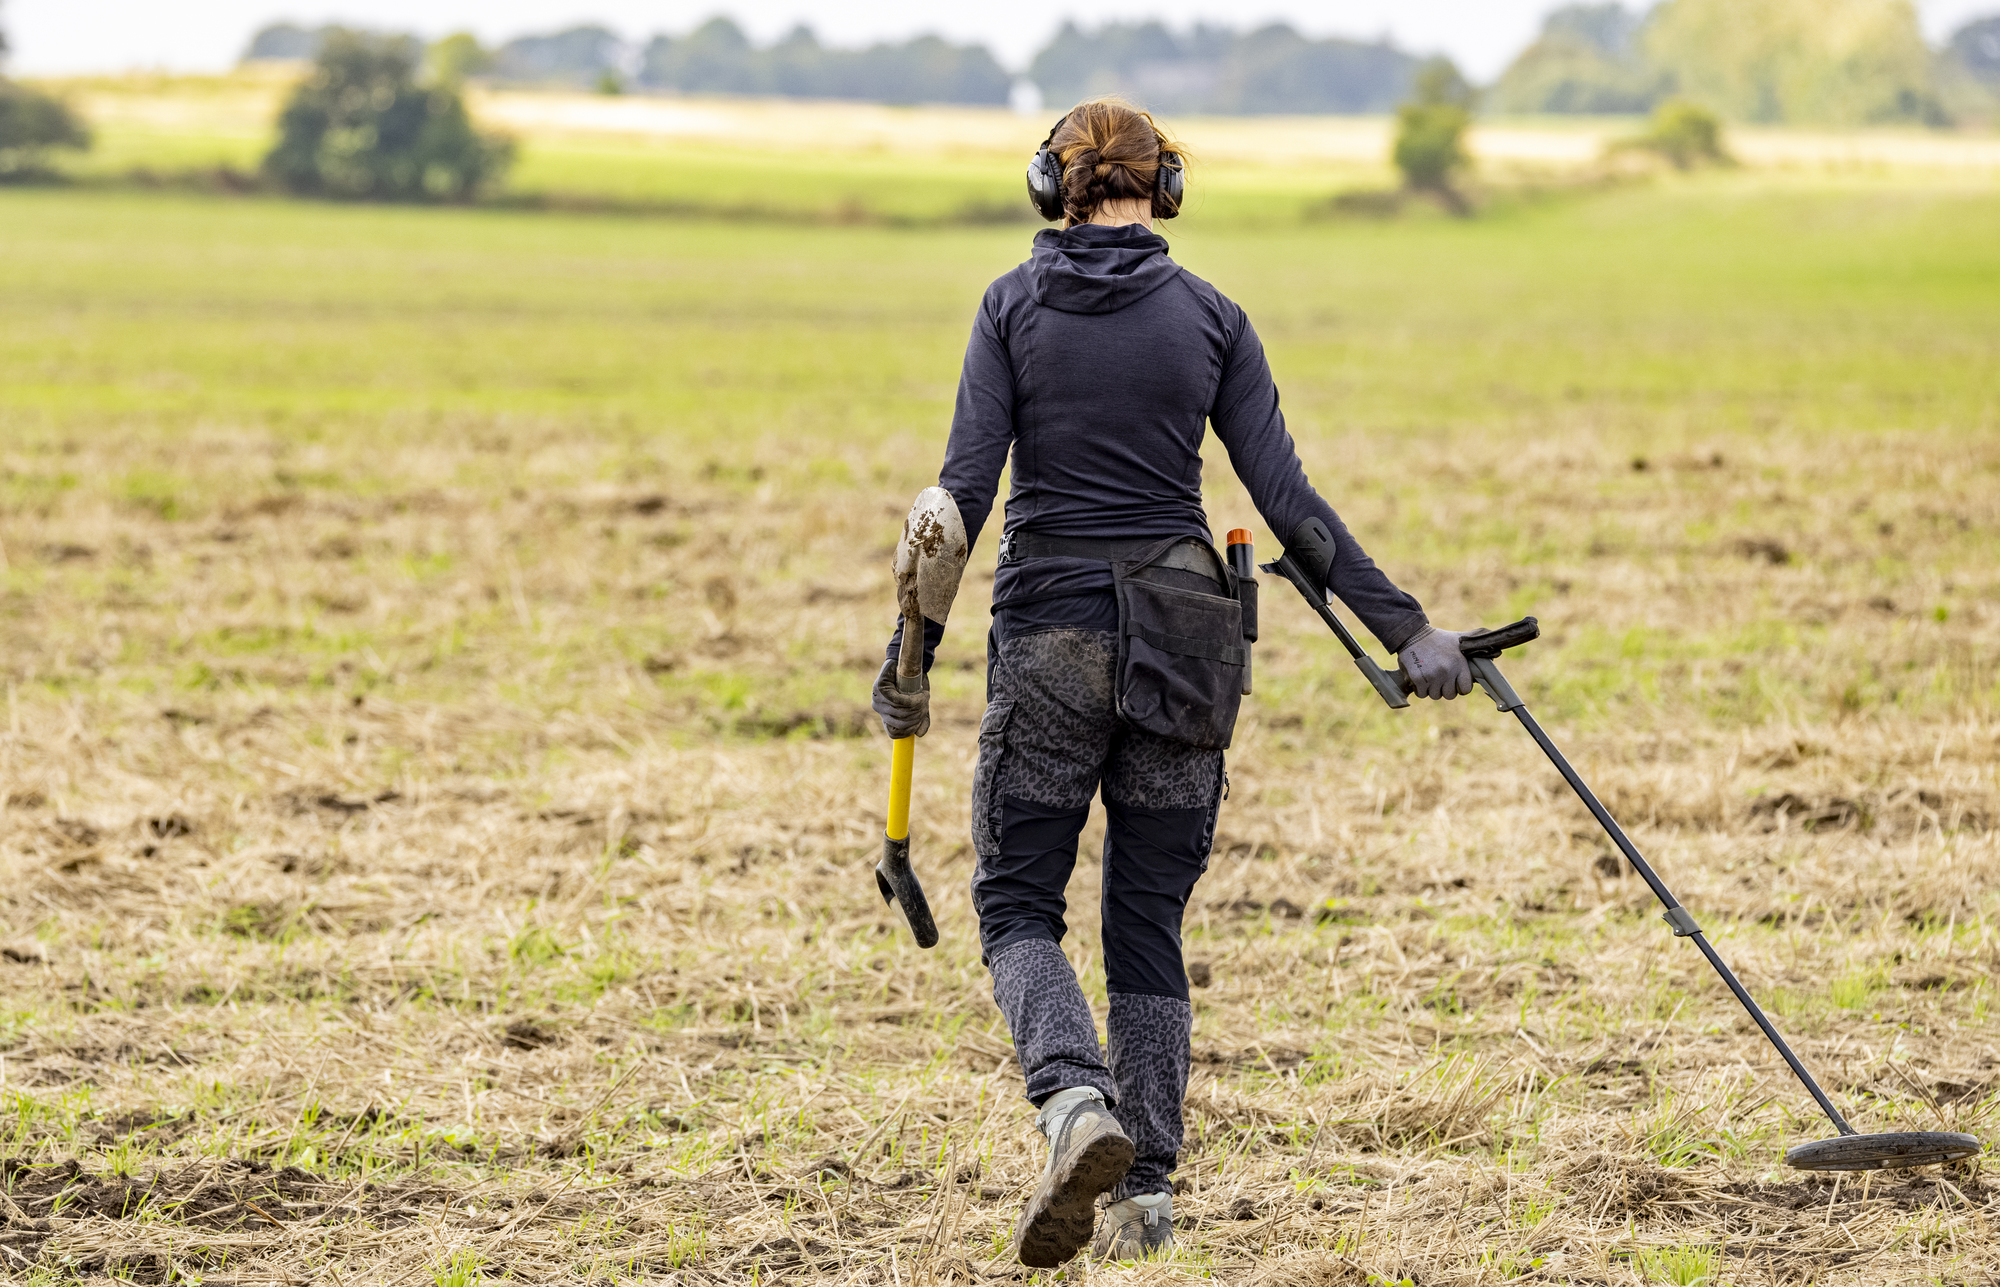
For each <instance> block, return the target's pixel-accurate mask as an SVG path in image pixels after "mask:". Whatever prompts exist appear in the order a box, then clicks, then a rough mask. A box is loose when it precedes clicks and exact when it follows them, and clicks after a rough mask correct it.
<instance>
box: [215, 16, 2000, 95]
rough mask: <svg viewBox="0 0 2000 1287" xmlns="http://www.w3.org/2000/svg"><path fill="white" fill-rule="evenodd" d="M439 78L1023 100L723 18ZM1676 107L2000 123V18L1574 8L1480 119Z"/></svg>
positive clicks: (1223, 48)
mask: <svg viewBox="0 0 2000 1287" xmlns="http://www.w3.org/2000/svg"><path fill="white" fill-rule="evenodd" d="M328 30H330V28H318V29H308V28H302V27H298V26H293V25H290V24H280V25H277V26H272V27H266V28H265V29H264V30H262V31H260V32H258V33H257V35H256V37H255V38H254V39H253V40H252V41H251V42H250V47H249V49H248V50H247V51H246V52H245V54H244V57H245V58H246V59H264V58H310V57H312V56H313V55H314V54H315V52H316V51H317V50H318V48H319V46H320V43H321V41H322V40H323V38H324V35H325V33H326V31H328ZM408 39H409V40H410V41H411V47H412V48H413V49H415V48H420V47H421V46H420V44H419V43H418V42H417V41H416V38H415V37H409V38H408ZM428 61H429V64H430V66H431V67H432V71H433V74H434V75H438V76H440V77H442V78H445V79H465V78H475V79H478V80H482V81H485V82H488V83H493V84H504V85H518V86H545V87H551V88H559V87H566V88H593V89H597V90H601V91H605V92H621V91H624V90H627V89H633V90H645V91H661V92H678V93H688V94H775V95H782V96H786V97H796V98H828V99H855V100H862V101H870V102H884V103H969V104H998V103H1005V102H1007V101H1009V97H1010V93H1011V92H1014V90H1015V87H1016V86H1015V79H1016V78H1015V77H1014V76H1013V75H1011V74H1010V73H1009V72H1008V71H1007V69H1005V68H1004V67H1002V66H1001V65H1000V63H999V62H998V61H997V60H996V59H995V58H994V57H993V55H992V54H991V53H990V52H989V51H988V50H987V49H986V48H985V47H984V46H981V45H955V44H952V43H950V42H949V41H946V40H942V39H940V38H938V37H936V36H919V37H917V38H916V39H913V40H907V41H903V42H901V43H884V44H876V45H872V46H869V47H868V48H865V49H841V48H833V47H829V46H827V45H824V44H821V43H820V41H819V39H818V37H817V36H815V35H814V34H813V32H812V30H811V29H810V28H808V27H804V26H800V27H796V28H794V29H793V30H792V32H791V33H790V34H789V35H787V36H785V37H784V38H783V39H781V40H778V41H777V42H775V43H773V44H770V45H764V46H759V45H757V44H756V43H755V42H753V41H752V40H751V39H750V38H749V37H748V36H747V35H745V34H744V32H743V29H742V28H741V27H739V26H737V25H736V24H735V23H734V22H732V21H730V20H729V19H727V18H713V19H710V20H709V21H708V22H706V23H703V24H702V25H701V26H699V27H697V28H695V29H694V30H693V31H690V32H688V33H687V34H685V35H680V36H670V35H657V36H654V37H653V38H652V39H650V40H648V41H646V42H644V43H632V42H628V41H626V40H625V39H624V38H622V37H621V36H620V35H619V34H618V33H617V32H615V31H612V30H610V29H609V28H606V27H600V26H583V27H572V28H570V29H569V30H566V31H560V32H555V33H553V34H549V35H533V36H522V37H519V38H517V39H514V40H510V41H508V42H507V43H506V44H504V45H501V46H499V47H498V48H496V49H484V48H481V47H480V46H479V44H478V42H477V41H475V40H473V38H472V37H470V36H467V35H462V34H461V35H458V36H452V37H447V38H446V39H445V40H443V41H440V42H438V43H437V44H435V45H432V46H430V47H429V51H428ZM1423 61H1424V60H1423V59H1421V58H1419V57H1418V56H1417V55H1415V54H1412V53H1410V52H1408V51H1406V50H1403V49H1399V48H1397V47H1396V46H1394V45H1392V44H1389V43H1387V42H1386V41H1378V42H1366V41H1357V40H1343V39H1338V38H1333V39H1320V40H1314V39H1310V38H1308V37H1306V36H1303V35H1301V34H1300V33H1299V32H1297V31H1295V30H1293V29H1292V28H1291V27H1288V26H1285V25H1283V24H1274V25H1271V26H1266V27H1262V28H1259V29H1257V30H1255V31H1249V32H1238V31H1234V30H1231V29H1228V28H1224V27H1214V26H1206V25H1197V26H1195V27H1194V28H1192V29H1191V30H1188V31H1185V32H1176V31H1174V30H1172V29H1170V28H1168V27H1166V26H1165V25H1163V24H1161V23H1158V22H1144V23H1109V24H1106V25H1104V26H1100V27H1097V28H1094V29H1086V28H1083V27H1079V26H1077V25H1075V24H1073V23H1065V24H1064V25H1063V27H1062V29H1061V30H1060V31H1058V32H1057V33H1056V35H1055V37H1054V38H1053V39H1052V40H1051V41H1050V42H1049V44H1048V45H1047V47H1045V48H1044V49H1042V50H1041V52H1039V53H1038V54H1036V55H1035V57H1034V59H1033V61H1032V62H1031V63H1030V64H1029V65H1028V67H1027V68H1026V69H1025V79H1026V80H1027V81H1028V82H1030V83H1032V84H1033V86H1034V87H1035V88H1036V89H1037V90H1039V92H1040V94H1041V96H1042V97H1043V98H1044V99H1045V100H1046V101H1048V102H1049V103H1051V104H1063V103H1071V102H1075V101H1076V100H1077V99H1079V98H1083V97H1086V96H1088V95H1092V94H1100V93H1122V94H1125V95H1127V96H1128V97H1131V98H1132V99H1134V100H1136V101H1137V102H1139V103H1142V104H1144V105H1145V106H1147V107H1151V108H1154V109H1156V110H1159V111H1165V112H1175V113H1190V112H1213V113H1227V114H1246V115H1250V114H1264V113H1287V112H1298V113H1320V112H1336V113H1338V112H1381V111H1386V110H1389V109H1391V108H1393V107H1395V106H1396V105H1398V104H1399V103H1401V102H1403V101H1404V100H1405V99H1406V98H1408V97H1409V95H1410V92H1411V86H1412V84H1413V81H1414V78H1415V76H1416V73H1417V70H1418V68H1419V67H1420V66H1421V65H1422V62H1423ZM1674 98H1679V99H1686V100H1689V101H1692V102H1694V103H1698V104H1700V105H1702V106H1704V107H1706V108H1709V109H1710V110H1713V111H1715V112H1718V113H1720V114H1721V115H1722V116H1724V117H1727V118H1729V119H1732V120H1737V121H1750V122H1771V123H1795V124H1826V125H1859V124H1872V123H1894V122H1903V123H1912V124H1918V123H1921V124H1943V123H1947V122H1952V121H1959V122H1981V121H2000V15H1996V16H1994V17H1989V18H1983V19H1979V20H1977V21H1974V22H1971V23H1969V24H1967V25H1966V26H1964V27H1963V28H1961V29H1960V30H1959V31H1958V32H1957V33H1956V34H1955V35H1953V36H1952V37H1951V38H1950V40H1949V41H1948V42H1947V43H1946V45H1945V46H1944V48H1942V49H1939V50H1933V49H1931V48H1929V47H1928V46H1927V45H1926V44H1925V42H1924V38H1923V34H1922V32H1921V30H1920V29H1919V27H1918V25H1917V16H1916V10H1915V7H1914V6H1913V5H1912V4H1911V3H1910V0H1661V3H1658V4H1656V5H1654V6H1652V7H1651V8H1650V9H1645V8H1627V7H1626V6H1625V5H1623V4H1620V3H1600V4H1571V5H1566V6H1564V7H1561V8H1558V9H1556V10H1554V11H1553V12H1551V13H1550V14H1549V15H1548V17H1547V19H1546V20H1545V21H1544V23H1543V26H1542V31H1541V34H1540V36H1539V37H1538V38H1537V39H1536V40H1535V41H1534V43H1532V44H1531V45H1529V46H1528V48H1527V49H1525V50H1523V51H1522V52H1521V54H1520V55H1519V56H1518V57H1517V58H1516V59H1515V60H1514V62H1513V64H1512V65H1511V66H1509V67H1508V68H1507V70H1506V72H1505V73H1504V74H1502V75H1501V77H1500V79H1499V80H1498V81H1497V82H1496V83H1495V84H1494V85H1492V86H1491V87H1490V88H1489V89H1488V90H1487V91H1486V93H1485V94H1484V96H1483V100H1482V102H1481V104H1480V106H1481V107H1482V108H1483V109H1484V110H1487V111H1497V112H1505V113H1585V114H1595V115H1617V114H1636V113H1643V112H1647V111H1650V110H1652V109H1653V108H1654V107H1656V106H1658V105H1659V104H1661V103H1663V102H1665V101H1667V100H1668V99H1674Z"/></svg>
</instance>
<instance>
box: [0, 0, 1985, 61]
mask: <svg viewBox="0 0 2000 1287" xmlns="http://www.w3.org/2000/svg"><path fill="white" fill-rule="evenodd" d="M1558 2H1559V0H1317V2H1316V3H1315V2H1314V0H1249V3H1247V4H1245V3H1241V2H1240V0H1239V2H1238V3H1230V2H1229V0H1006V2H1005V3H998V4H995V3H984V4H968V3H959V4H938V3H923V2H921V0H919V2H918V3H911V2H910V0H182V2H181V3H178V4H169V3H162V0H0V24H4V26H5V29H6V31H7V33H8V36H9V40H10V43H11V44H12V45H13V49H14V53H13V56H12V60H11V63H10V67H11V70H13V71H16V72H19V73H21V74H24V75H38V74H39V75H62V74H67V73H74V72H95V71H123V70H127V69H131V68H164V69H172V70H177V71H179V70H185V71H220V70H222V69H224V68H226V67H228V66H230V65H231V64H232V63H234V62H235V60H236V56H237V55H238V54H239V53H241V52H242V49H243V46H244V44H245V43H246V42H247V41H248V40H249V37H250V33H251V32H253V31H255V30H256V29H257V28H258V27H261V26H263V25H264V24H265V23H267V22H273V21H279V20H289V21H294V22H303V23H308V24H317V23H320V22H328V21H343V22H349V23H354V24H356V25H361V26H377V27H394V28H396V29H399V30H411V29H414V30H417V31H419V32H421V33H423V34H424V35H427V36H434V35H440V34H442V33H444V32H447V31H453V30H458V29H461V28H467V29H470V30H472V31H475V32H477V33H478V34H479V35H480V37H481V38H482V39H485V40H488V41H499V40H504V39H506V38H508V37H510V36H515V35H520V34H522V33H523V32H530V31H552V30H555V29H557V28H560V27H564V26H570V25H573V24H575V23H579V22H601V23H603V24H605V25H606V26H609V27H612V28H613V29H615V30H618V31H621V32H623V33H624V34H626V35H627V36H629V37H644V36H649V35H651V34H653V33H654V32H656V31H668V32H680V31H685V30H686V29H688V28H689V27H692V26H694V25H695V24H696V23H698V22H700V21H702V20H703V19H705V18H708V17H710V16H712V15H713V14H715V13H717V12H727V13H729V14H731V15H732V16H733V17H735V18H736V20H737V21H738V22H740V23H742V24H743V25H744V26H745V27H746V28H748V29H749V30H750V32H751V34H752V35H754V36H756V37H758V38H759V39H768V38H770V37H772V36H775V35H777V34H779V33H781V32H783V31H784V30H786V29H787V28H789V27H790V26H791V25H792V24H793V23H795V22H800V21H804V22H808V23H810V24H812V26H813V27H814V28H815V29H816V30H817V31H818V32H819V34H820V38H821V39H823V40H826V41H828V42H829V43H834V44H854V43H861V42H865V41H870V40H877V39H884V38H899V37H904V36H909V35H914V34H916V33H918V32H923V31H934V32H938V33H940V34H942V35H946V36H949V37H952V38H953V39H957V40H978V41H983V42H985V43H986V44H987V45H988V46H990V47H991V48H992V49H993V51H994V53H996V54H997V55H999V57H1000V60H1001V62H1003V63H1005V64H1007V65H1008V66H1009V67H1010V68H1019V67H1020V66H1021V65H1023V64H1024V63H1026V62H1027V60H1028V59H1029V57H1031V56H1032V55H1033V53H1034V51H1035V50H1036V49H1037V48H1039V47H1040V46H1041V44H1042V43H1043V42H1044V41H1045V40H1047V39H1048V37H1049V35H1050V33H1052V32H1053V31H1054V30H1055V29H1056V26H1057V25H1058V24H1059V23H1061V22H1062V20H1063V19H1065V18H1073V19H1075V20H1076V21H1078V22H1080V23H1083V24H1085V25H1093V24H1095V23H1099V22H1103V21H1106V20H1109V19H1114V18H1149V17H1157V18H1162V19H1164V20H1166V21H1168V22H1169V23H1172V24H1173V25H1175V26H1177V27H1180V26H1185V25H1187V24H1188V23H1191V22H1193V21H1195V20H1196V19H1206V20H1208V21H1211V22H1217V23H1222V24H1225V25H1230V26H1235V27H1239V28H1241V27H1246V26H1254V25H1258V24H1260V23H1262V22H1265V21H1269V20H1273V19H1278V20H1283V21H1286V22H1289V23H1291V24H1292V25H1293V26H1295V27H1297V28H1299V29H1300V30H1302V31H1304V32H1306V33H1308V34H1310V35H1316V36H1325V35H1343V36H1354V37H1360V38H1364V39H1367V38H1373V37H1376V36H1384V35H1386V36H1389V37H1391V38H1393V39H1394V40H1395V41H1396V42H1397V43H1398V44H1400V45H1403V46H1404V47H1406V48H1409V49H1413V50H1417V51H1421V52H1430V51H1433V50H1442V51H1444V52H1446V53H1449V54H1450V55H1451V56H1452V57H1453V58H1455V59H1457V60H1458V62H1459V64H1460V65H1461V66H1463V67H1464V68H1465V69H1466V70H1467V71H1468V72H1469V73H1471V74H1472V75H1473V76H1474V77H1475V78H1478V79H1482V80H1484V79H1490V78H1491V77H1493V76H1495V75H1497V74H1498V73H1499V71H1500V69H1501V68H1503V67H1505V66H1506V65H1507V62H1508V60H1509V59H1511V58H1512V57H1513V55H1514V54H1515V52H1516V51H1518V50H1519V49H1520V48H1521V46H1522V45H1524V44H1526V43H1527V42H1528V40H1529V39H1530V38H1532V36H1533V35H1534V32H1535V29H1536V27H1537V25H1538V24H1539V21H1540V17H1541V15H1542V13H1544V12H1545V11H1546V10H1548V9H1550V8H1552V7H1554V5H1555V4H1556V3H1558ZM1918 7H1919V9H1920V10H1921V11H1922V13H1923V18H1924V27H1925V29H1926V30H1927V31H1929V33H1930V35H1931V37H1932V39H1934V40H1935V39H1937V38H1939V37H1941V36H1943V35H1944V34H1946V33H1948V32H1950V31H1951V30H1953V29H1954V28H1956V27H1957V26H1958V25H1959V24H1960V23H1961V22H1964V21H1965V20H1966V19H1967V18H1970V17H1974V16H1977V15H1980V14H1985V13H1992V12H1995V11H2000V0H1919V4H1918Z"/></svg>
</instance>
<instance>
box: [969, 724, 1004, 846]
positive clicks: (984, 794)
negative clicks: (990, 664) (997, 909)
mask: <svg viewBox="0 0 2000 1287" xmlns="http://www.w3.org/2000/svg"><path fill="white" fill-rule="evenodd" d="M1013 713H1014V703H1013V701H1012V700H1011V699H1008V700H1003V701H997V702H989V703H987V706H986V714H985V715H984V716H983V717H982V718H981V719H980V721H979V762H978V763H977V764H976V765H974V766H973V769H972V851H973V852H974V853H976V854H978V855H979V856H980V857H982V858H991V857H993V856H995V855H996V854H998V853H999V852H1000V769H1001V765H1002V763H1003V762H1004V760H1005V758H1006V754H1007V720H1008V718H1009V717H1011V716H1012V715H1013Z"/></svg>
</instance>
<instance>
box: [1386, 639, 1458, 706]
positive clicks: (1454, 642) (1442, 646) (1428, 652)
mask: <svg viewBox="0 0 2000 1287" xmlns="http://www.w3.org/2000/svg"><path fill="white" fill-rule="evenodd" d="M1458 640H1459V634H1458V632H1456V631H1452V630H1440V629H1438V628H1437V627H1436V626H1425V627H1424V628H1423V630H1422V632H1420V633H1419V634H1418V635H1417V637H1416V638H1414V639H1412V640H1410V642H1408V643H1406V644H1404V645H1403V650H1402V651H1401V652H1399V653H1397V654H1396V659H1397V660H1398V661H1400V662H1402V664H1403V673H1404V674H1406V675H1408V676H1409V677H1410V691H1411V692H1413V693H1415V694H1416V695H1417V696H1419V697H1430V698H1440V697H1441V698H1443V699H1444V700H1445V701H1450V700H1452V699H1453V698H1455V697H1463V696H1465V695H1466V694H1467V693H1469V692H1471V691H1472V667H1470V666H1468V665H1466V664H1465V654H1464V653H1462V652H1460V651H1459V650H1458Z"/></svg>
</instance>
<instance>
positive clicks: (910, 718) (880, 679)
mask: <svg viewBox="0 0 2000 1287" xmlns="http://www.w3.org/2000/svg"><path fill="white" fill-rule="evenodd" d="M868 704H869V705H870V706H872V707H874V709H875V713H876V714H877V715H880V716H881V717H882V727H883V728H884V729H886V730H887V731H888V734H889V736H890V737H922V736H923V735H924V734H926V733H928V732H930V731H931V677H930V676H929V675H925V676H924V686H923V688H922V689H921V690H919V691H918V692H914V693H906V692H904V691H903V690H902V689H900V688H898V687H896V663H895V662H894V661H885V662H883V663H882V673H881V674H879V675H877V676H876V677H875V695H874V697H873V699H871V700H870V701H869V703H868Z"/></svg>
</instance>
